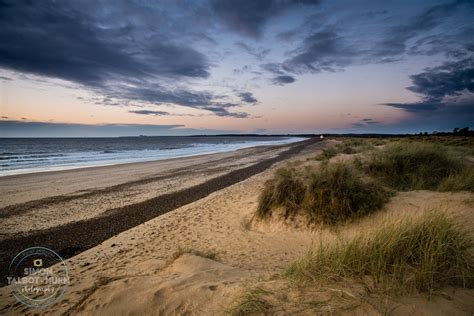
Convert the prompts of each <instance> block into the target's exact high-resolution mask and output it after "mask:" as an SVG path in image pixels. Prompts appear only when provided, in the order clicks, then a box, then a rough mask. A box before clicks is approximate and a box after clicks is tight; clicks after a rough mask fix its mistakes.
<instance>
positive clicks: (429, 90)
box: [383, 58, 474, 124]
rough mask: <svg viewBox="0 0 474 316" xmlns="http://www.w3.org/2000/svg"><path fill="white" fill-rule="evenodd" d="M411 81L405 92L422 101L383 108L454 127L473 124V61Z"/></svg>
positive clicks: (430, 71) (436, 69) (450, 65)
mask: <svg viewBox="0 0 474 316" xmlns="http://www.w3.org/2000/svg"><path fill="white" fill-rule="evenodd" d="M411 80H412V83H413V85H412V86H410V87H408V88H407V89H408V90H410V91H413V92H415V93H418V94H420V96H421V101H419V102H414V103H385V104H383V105H385V106H390V107H393V108H397V109H402V110H404V111H406V112H409V113H413V114H414V115H417V116H419V117H420V118H427V117H429V118H431V119H438V120H450V121H452V122H453V124H456V123H457V122H465V121H466V120H467V122H469V121H471V122H472V121H474V58H467V59H463V60H460V61H455V62H446V63H444V64H442V65H441V66H438V67H433V68H428V69H426V70H425V71H424V72H422V73H419V74H416V75H413V76H411Z"/></svg>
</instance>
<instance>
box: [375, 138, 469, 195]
mask: <svg viewBox="0 0 474 316" xmlns="http://www.w3.org/2000/svg"><path fill="white" fill-rule="evenodd" d="M464 168H465V166H464V165H463V162H462V160H461V159H459V158H458V157H455V156H454V155H453V154H452V153H451V152H450V151H448V150H446V148H445V147H442V146H439V145H435V144H430V143H420V142H394V143H390V144H387V145H386V146H385V147H384V148H383V149H382V150H380V151H377V152H376V153H374V154H373V155H372V159H370V161H369V162H368V163H367V171H368V172H369V174H371V175H374V176H376V177H379V178H380V179H382V180H383V181H384V182H385V183H386V184H387V185H389V186H391V187H392V188H394V189H397V190H434V189H436V188H437V187H438V186H439V185H440V183H442V182H443V181H444V180H445V179H446V178H448V177H450V176H454V175H457V174H459V173H460V172H462V171H463V169H464Z"/></svg>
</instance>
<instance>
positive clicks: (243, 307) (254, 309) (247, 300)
mask: <svg viewBox="0 0 474 316" xmlns="http://www.w3.org/2000/svg"><path fill="white" fill-rule="evenodd" d="M268 294H270V292H269V291H267V290H264V289H262V288H258V287H257V288H253V289H249V290H247V291H246V292H245V293H244V294H243V295H242V296H241V297H240V298H239V300H238V302H237V303H236V304H235V305H234V306H233V307H231V308H230V309H228V310H227V311H226V314H228V315H232V316H244V315H267V314H268V313H269V311H270V309H271V308H272V305H271V304H270V303H269V302H268V301H267V300H266V299H265V298H264V296H265V295H268Z"/></svg>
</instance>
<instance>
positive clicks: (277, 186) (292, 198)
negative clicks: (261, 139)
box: [257, 168, 306, 217]
mask: <svg viewBox="0 0 474 316" xmlns="http://www.w3.org/2000/svg"><path fill="white" fill-rule="evenodd" d="M305 191H306V188H305V185H304V184H303V182H302V181H301V180H299V179H298V178H297V176H296V174H295V173H294V172H293V171H292V170H291V169H287V168H281V169H278V170H277V171H276V172H275V176H274V178H273V179H272V180H270V181H268V182H267V183H266V184H265V187H264V189H263V192H262V193H261V194H260V197H259V204H258V208H257V216H259V217H265V216H267V215H268V214H269V213H270V211H271V209H272V208H275V207H284V208H285V211H286V213H285V216H289V215H290V214H291V213H293V212H295V211H296V210H297V209H298V208H299V207H300V205H301V203H302V201H303V198H304V195H305Z"/></svg>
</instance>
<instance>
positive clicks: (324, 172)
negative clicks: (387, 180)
mask: <svg viewBox="0 0 474 316" xmlns="http://www.w3.org/2000/svg"><path fill="white" fill-rule="evenodd" d="M389 197H390V192H388V191H387V190H385V189H384V188H383V187H382V186H381V185H380V184H378V183H377V182H373V181H367V180H364V179H363V177H362V176H361V175H360V174H359V173H357V172H356V171H355V170H354V169H353V168H352V167H351V166H350V165H348V164H344V163H336V164H329V165H327V166H325V167H323V168H321V169H320V170H318V171H317V172H315V173H314V174H313V175H312V177H311V180H310V183H309V185H308V188H307V194H306V198H305V205H304V208H305V210H306V212H307V213H308V215H309V216H310V218H311V220H312V221H315V222H320V223H323V224H329V225H334V224H336V223H339V222H342V221H345V220H348V219H353V218H357V217H360V216H363V215H366V214H369V213H372V212H375V211H377V210H379V209H381V208H382V206H383V205H384V204H385V203H386V202H387V201H388V199H389Z"/></svg>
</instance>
